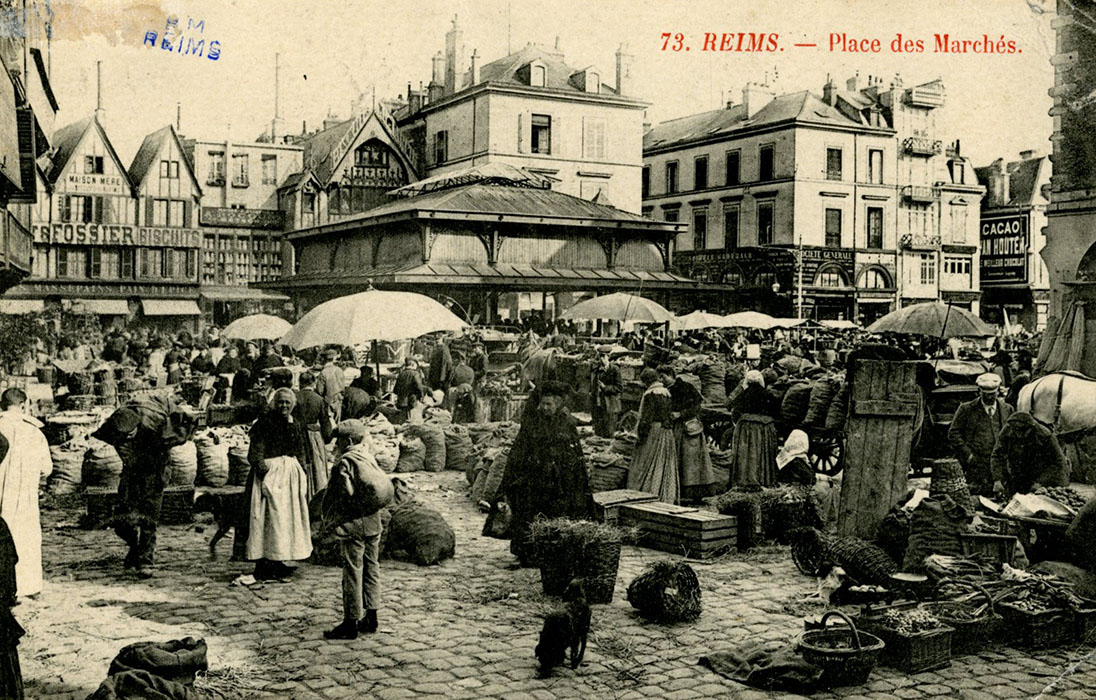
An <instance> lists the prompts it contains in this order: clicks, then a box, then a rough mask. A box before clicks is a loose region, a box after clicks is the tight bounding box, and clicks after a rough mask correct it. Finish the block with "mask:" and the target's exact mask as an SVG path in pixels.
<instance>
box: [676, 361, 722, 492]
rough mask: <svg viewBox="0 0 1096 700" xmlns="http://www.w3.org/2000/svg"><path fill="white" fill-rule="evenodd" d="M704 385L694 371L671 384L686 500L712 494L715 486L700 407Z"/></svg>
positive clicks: (679, 458) (681, 375)
mask: <svg viewBox="0 0 1096 700" xmlns="http://www.w3.org/2000/svg"><path fill="white" fill-rule="evenodd" d="M701 386H702V385H701V383H700V378H699V377H697V376H696V375H695V374H680V375H678V377H677V380H676V381H675V382H674V383H673V386H671V387H670V397H671V398H672V399H673V411H674V415H675V416H676V419H675V420H674V437H675V439H676V440H677V460H678V469H679V472H680V475H681V500H682V501H683V502H685V501H688V502H696V501H699V500H701V499H702V498H704V497H706V496H711V495H713V493H714V491H715V487H716V480H715V472H714V471H712V458H711V455H710V454H709V453H708V440H707V438H706V436H705V434H704V424H703V423H702V422H701V420H700V407H701V405H702V404H703V403H704V394H703V393H702V390H701Z"/></svg>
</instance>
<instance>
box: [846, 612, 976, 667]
mask: <svg viewBox="0 0 1096 700" xmlns="http://www.w3.org/2000/svg"><path fill="white" fill-rule="evenodd" d="M860 625H861V627H863V628H864V629H865V630H868V631H870V632H871V633H872V634H874V635H876V636H877V637H879V638H880V639H882V640H883V641H884V642H885V643H886V645H887V649H886V651H885V652H884V653H883V663H884V664H886V665H887V666H891V667H893V668H896V669H898V670H900V671H903V672H905V673H921V672H923V671H934V670H936V669H939V668H945V667H947V666H950V665H951V635H952V634H953V633H954V631H955V630H953V629H952V628H951V627H948V626H947V625H941V626H940V627H937V628H936V629H932V630H925V631H924V632H914V633H913V634H905V633H903V632H899V631H897V630H895V629H892V628H890V627H887V626H886V624H884V623H882V621H880V620H878V619H875V618H871V617H865V618H861V620H860Z"/></svg>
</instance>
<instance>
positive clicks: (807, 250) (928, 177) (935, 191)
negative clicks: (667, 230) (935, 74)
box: [642, 77, 984, 324]
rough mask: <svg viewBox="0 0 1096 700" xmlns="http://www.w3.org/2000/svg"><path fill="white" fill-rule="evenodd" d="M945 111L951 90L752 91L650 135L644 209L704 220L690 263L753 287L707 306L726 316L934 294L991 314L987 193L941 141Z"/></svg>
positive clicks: (694, 232) (680, 255)
mask: <svg viewBox="0 0 1096 700" xmlns="http://www.w3.org/2000/svg"><path fill="white" fill-rule="evenodd" d="M942 104H943V88H942V86H941V85H940V84H939V82H938V81H935V82H933V83H927V84H925V85H920V86H917V87H914V88H908V89H907V88H904V87H903V86H902V83H901V81H900V80H899V79H897V78H896V79H895V80H894V81H893V82H892V83H891V84H890V87H889V88H884V87H883V82H882V80H881V79H878V78H869V80H868V84H867V85H866V86H861V85H860V81H859V78H858V77H854V78H852V79H850V80H849V81H847V82H846V85H845V89H844V90H839V89H838V87H837V85H835V84H834V83H833V82H832V81H828V82H827V84H826V85H825V86H824V88H823V90H822V94H821V96H820V97H819V96H816V95H813V94H811V93H809V92H799V93H792V94H786V95H781V96H779V97H776V96H775V95H774V92H773V91H772V90H771V89H770V88H769V87H767V86H766V85H763V84H756V83H750V84H747V86H746V87H745V88H744V89H743V92H742V102H741V104H734V103H733V102H728V103H727V106H726V108H724V109H720V110H714V111H712V112H705V113H701V114H697V115H692V116H689V117H684V118H682V119H676V120H672V121H669V122H666V123H664V124H660V125H658V126H657V127H655V128H654V129H652V130H651V131H649V132H648V133H647V134H646V136H645V137H644V163H645V170H644V174H643V178H642V191H643V198H644V212H645V213H647V214H649V215H651V216H654V217H656V218H661V219H664V220H667V221H683V222H685V223H689V224H691V232H690V233H688V234H685V235H684V236H679V237H678V241H677V254H676V260H677V265H678V268H679V269H680V270H682V271H683V272H685V273H686V274H689V275H691V276H693V277H698V278H702V279H704V278H706V279H714V280H716V281H722V282H725V283H730V284H732V285H734V286H736V287H739V292H737V293H734V294H729V295H724V296H723V298H707V299H700V300H698V302H699V303H700V304H703V305H706V306H709V307H711V308H718V309H727V308H767V309H768V310H770V311H773V312H774V313H778V314H780V315H789V314H802V315H803V316H805V317H816V318H844V319H853V320H856V321H859V322H861V323H863V324H867V323H870V322H871V321H873V320H874V319H876V318H878V317H879V316H881V315H883V314H884V313H887V312H888V311H891V310H892V309H893V308H895V305H896V304H909V303H914V302H917V301H922V300H927V299H944V300H946V301H949V302H952V303H956V304H960V305H963V306H966V307H968V308H973V309H974V310H977V297H978V291H977V286H978V278H977V274H978V270H977V265H978V262H977V255H978V220H977V205H978V202H979V199H980V197H981V194H982V192H983V191H984V190H983V188H981V187H980V186H979V185H978V184H977V182H976V181H975V177H974V172H973V168H972V167H971V166H970V164H969V163H968V162H967V161H966V160H965V159H963V158H961V157H960V156H959V154H958V144H957V143H956V144H955V145H954V146H953V147H952V148H950V149H948V151H947V152H946V153H945V151H944V149H943V147H942V142H940V141H939V140H936V139H935V135H936V134H935V114H934V112H933V110H935V109H936V108H938V107H940V106H941V105H942Z"/></svg>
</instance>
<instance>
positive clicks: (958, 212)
mask: <svg viewBox="0 0 1096 700" xmlns="http://www.w3.org/2000/svg"><path fill="white" fill-rule="evenodd" d="M949 209H950V210H951V211H950V213H951V242H952V243H963V242H965V241H966V238H967V207H966V206H965V205H962V204H958V205H956V204H952V205H951V207H949Z"/></svg>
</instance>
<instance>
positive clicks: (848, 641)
mask: <svg viewBox="0 0 1096 700" xmlns="http://www.w3.org/2000/svg"><path fill="white" fill-rule="evenodd" d="M830 616H837V617H840V618H841V619H842V620H844V621H845V624H846V625H847V626H846V627H826V626H825V625H826V620H827V618H829V617H830ZM821 624H822V629H819V630H812V631H810V632H804V633H803V635H802V636H801V637H800V638H799V644H798V646H797V647H796V649H797V651H798V652H799V653H800V655H801V656H802V657H803V659H804V660H805V661H806V662H807V663H809V664H813V665H814V666H817V667H819V668H820V669H822V677H821V678H819V680H818V684H819V685H820V686H822V687H825V688H834V687H838V686H850V685H863V684H865V683H867V682H868V677H869V676H870V675H871V672H872V669H873V668H875V665H876V664H877V663H878V662H879V655H880V654H881V653H882V652H883V647H884V646H885V645H884V644H883V640H882V639H880V638H879V637H876V636H875V635H873V634H868V633H867V632H861V631H859V630H857V629H856V625H855V624H854V623H853V621H852V620H850V619H849V618H848V616H847V615H845V614H844V613H842V612H840V611H837V610H831V611H829V612H827V613H826V614H825V615H823V616H822V623H821Z"/></svg>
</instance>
